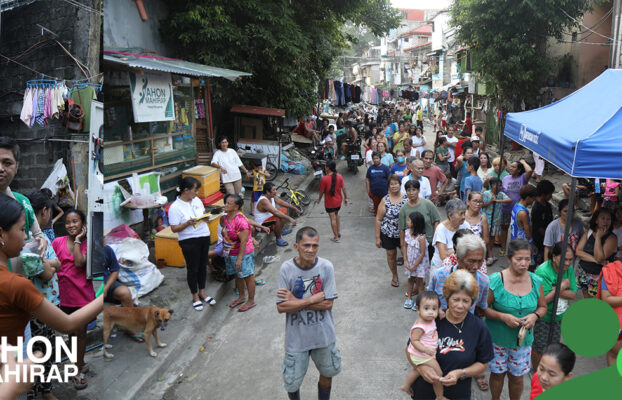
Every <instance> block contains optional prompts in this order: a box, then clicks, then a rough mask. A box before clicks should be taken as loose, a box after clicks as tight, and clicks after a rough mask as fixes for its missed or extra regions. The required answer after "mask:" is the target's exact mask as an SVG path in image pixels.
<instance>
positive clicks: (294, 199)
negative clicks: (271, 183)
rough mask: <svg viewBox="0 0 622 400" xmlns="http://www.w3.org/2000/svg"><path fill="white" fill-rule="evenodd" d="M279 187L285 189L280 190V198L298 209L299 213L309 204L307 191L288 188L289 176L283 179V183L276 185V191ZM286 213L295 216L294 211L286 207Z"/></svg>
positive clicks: (309, 199) (309, 198)
mask: <svg viewBox="0 0 622 400" xmlns="http://www.w3.org/2000/svg"><path fill="white" fill-rule="evenodd" d="M279 189H287V190H286V191H284V192H281V194H280V197H281V199H283V200H285V201H287V202H288V203H289V204H291V205H293V206H294V207H296V208H297V209H298V211H300V214H302V213H303V212H304V207H306V206H308V205H309V204H311V197H310V196H309V193H307V192H306V191H304V190H302V189H290V187H289V178H287V179H285V180H284V181H283V183H281V184H280V185H279V186H277V188H276V190H277V192H278V191H279ZM288 215H289V216H290V217H292V218H294V217H296V216H297V215H296V213H294V212H293V211H291V210H289V209H288Z"/></svg>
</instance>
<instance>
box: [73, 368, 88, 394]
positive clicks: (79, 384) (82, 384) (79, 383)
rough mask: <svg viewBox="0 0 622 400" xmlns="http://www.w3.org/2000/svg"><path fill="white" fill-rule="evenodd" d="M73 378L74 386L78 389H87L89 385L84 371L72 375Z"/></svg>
mask: <svg viewBox="0 0 622 400" xmlns="http://www.w3.org/2000/svg"><path fill="white" fill-rule="evenodd" d="M71 380H72V381H73V387H74V388H75V389H76V390H82V389H86V387H87V386H88V385H89V384H88V380H87V379H86V376H84V372H79V373H78V375H76V376H72V377H71Z"/></svg>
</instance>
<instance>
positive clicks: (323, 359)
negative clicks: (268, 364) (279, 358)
mask: <svg viewBox="0 0 622 400" xmlns="http://www.w3.org/2000/svg"><path fill="white" fill-rule="evenodd" d="M309 356H311V358H312V359H313V363H314V364H315V367H316V368H317V370H318V371H319V372H320V375H322V376H325V377H327V378H332V377H334V376H336V375H337V374H338V373H339V372H341V353H339V349H337V344H335V343H333V344H330V345H328V346H327V347H321V348H319V349H313V350H309V351H304V352H302V353H288V352H285V359H284V360H283V381H284V382H285V390H286V391H287V392H288V393H293V392H296V391H297V390H298V389H300V385H302V381H303V379H304V378H305V375H306V374H307V369H308V368H309Z"/></svg>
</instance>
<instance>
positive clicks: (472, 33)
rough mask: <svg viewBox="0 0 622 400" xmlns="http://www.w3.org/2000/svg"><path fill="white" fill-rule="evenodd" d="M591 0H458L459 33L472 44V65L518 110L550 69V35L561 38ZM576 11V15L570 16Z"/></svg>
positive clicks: (505, 103)
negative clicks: (548, 56) (547, 45)
mask: <svg viewBox="0 0 622 400" xmlns="http://www.w3.org/2000/svg"><path fill="white" fill-rule="evenodd" d="M589 3H590V2H589V0H455V1H454V3H453V5H452V7H451V8H450V14H451V17H452V20H451V23H452V25H454V26H456V28H457V39H458V41H460V42H461V43H463V44H465V45H469V46H470V51H471V56H472V61H473V63H472V65H473V69H474V70H475V71H476V72H479V73H480V74H481V75H482V76H483V77H484V79H485V80H486V83H487V84H488V85H491V86H493V87H494V89H495V92H496V93H495V94H496V95H497V96H498V98H499V100H500V101H501V103H502V105H503V106H504V107H505V108H507V109H509V110H510V111H514V110H517V109H518V104H520V103H521V100H524V101H525V103H526V104H528V105H529V104H535V100H536V96H537V95H538V92H539V90H540V88H541V87H542V86H543V84H544V81H545V80H546V79H547V77H548V76H549V75H550V73H551V62H550V61H551V60H549V59H548V58H547V56H546V39H547V38H548V37H554V38H557V39H561V37H562V33H563V32H564V30H565V29H567V28H570V27H573V26H576V25H577V23H576V22H575V21H574V20H573V18H574V19H575V20H576V19H580V18H581V17H582V15H583V13H584V12H585V11H587V10H589V9H590V5H589ZM570 17H572V18H570Z"/></svg>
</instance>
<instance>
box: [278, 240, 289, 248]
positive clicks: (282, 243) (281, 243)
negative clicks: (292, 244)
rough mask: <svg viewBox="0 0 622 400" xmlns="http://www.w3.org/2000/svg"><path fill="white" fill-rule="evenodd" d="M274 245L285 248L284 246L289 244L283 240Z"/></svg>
mask: <svg viewBox="0 0 622 400" xmlns="http://www.w3.org/2000/svg"><path fill="white" fill-rule="evenodd" d="M276 245H277V246H280V247H285V246H289V243H287V242H286V241H285V240H283V239H279V240H277V241H276Z"/></svg>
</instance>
